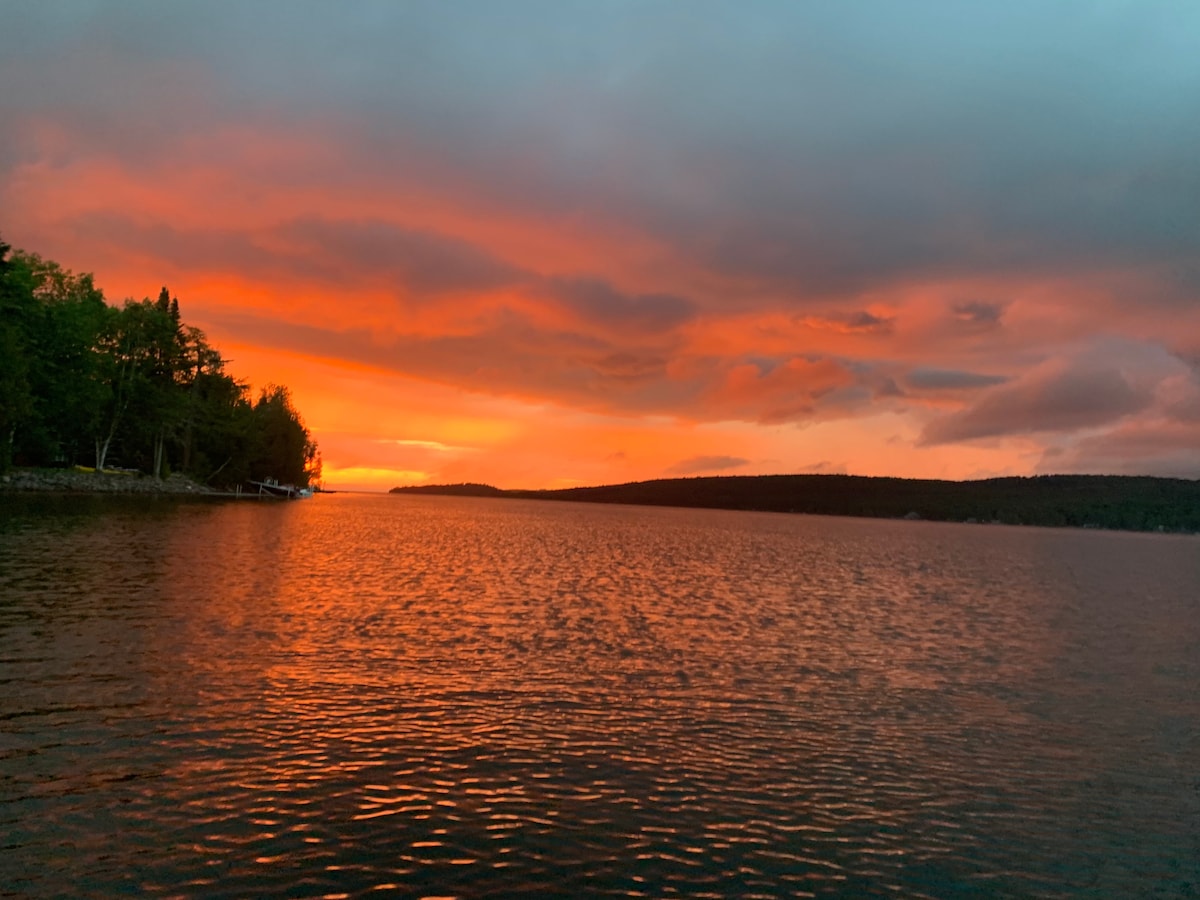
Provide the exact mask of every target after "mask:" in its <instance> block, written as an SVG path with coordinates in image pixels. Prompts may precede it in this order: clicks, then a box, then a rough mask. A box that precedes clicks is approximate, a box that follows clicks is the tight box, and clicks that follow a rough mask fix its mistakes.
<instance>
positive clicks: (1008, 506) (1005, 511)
mask: <svg viewBox="0 0 1200 900" xmlns="http://www.w3.org/2000/svg"><path fill="white" fill-rule="evenodd" d="M391 493H394V494H409V493H416V494H422V493H425V494H454V495H458V496H475V497H512V498H518V499H533V500H572V501H578V502H585V503H633V504H639V505H649V506H683V507H704V508H709V509H741V510H760V511H765V512H793V513H809V514H813V515H832V516H866V517H873V518H887V519H901V518H918V519H931V520H936V521H947V522H996V523H1004V524H1009V525H1049V526H1069V527H1076V528H1118V529H1126V530H1130V531H1184V532H1200V481H1189V480H1184V479H1178V478H1151V477H1147V476H1126V475H1038V476H1033V477H1028V478H1018V477H1008V478H989V479H985V480H982V481H936V480H928V479H918V478H868V477H864V476H858V475H724V476H707V477H700V478H664V479H658V480H655V481H635V482H631V483H629V484H613V485H600V486H597V487H576V488H559V489H557V490H542V491H527V490H526V491H523V490H498V489H497V488H494V487H491V486H489V485H483V484H453V485H418V486H413V487H396V488H392V491H391Z"/></svg>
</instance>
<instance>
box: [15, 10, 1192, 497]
mask: <svg viewBox="0 0 1200 900" xmlns="http://www.w3.org/2000/svg"><path fill="white" fill-rule="evenodd" d="M0 22H3V28H2V29H0V236H3V238H4V239H5V241H7V242H8V243H10V244H12V245H14V246H15V247H19V248H22V249H25V250H29V251H33V252H37V253H40V254H41V255H43V256H45V257H48V258H51V259H54V260H56V261H58V262H60V263H61V264H63V265H64V266H66V267H67V268H69V269H72V270H74V271H76V272H92V273H94V275H95V278H96V282H97V284H98V285H99V286H100V287H101V288H103V289H104V291H105V294H106V296H107V297H108V299H109V300H110V302H114V303H116V302H120V301H121V300H122V299H123V298H126V297H132V298H135V299H136V298H141V297H147V296H150V297H153V296H156V295H157V293H158V289H159V288H160V287H161V286H162V285H167V286H168V287H169V289H170V290H171V292H172V294H174V295H176V296H177V297H178V298H179V301H180V304H181V308H182V311H183V315H184V319H185V320H186V321H187V322H189V323H190V324H194V325H197V326H199V327H200V328H202V329H203V330H204V331H205V332H206V334H207V335H208V338H209V340H210V342H211V343H212V344H214V345H215V346H216V347H217V348H218V349H220V350H221V351H222V353H223V355H224V356H225V357H226V359H228V360H230V364H229V369H230V371H231V372H232V373H233V374H235V375H237V376H239V377H242V378H244V379H245V380H246V381H248V382H249V383H250V385H251V386H252V387H254V388H258V387H261V386H263V385H265V384H267V383H282V384H286V385H288V386H289V387H290V388H291V391H292V394H293V397H294V400H295V403H296V405H297V407H298V408H299V410H300V411H301V413H302V415H303V416H304V419H305V421H306V423H307V425H308V427H309V428H310V430H311V431H312V432H313V434H314V436H315V438H316V440H317V441H318V443H319V445H320V448H321V452H322V456H323V459H324V467H325V483H326V486H327V487H330V488H341V489H360V490H387V489H388V488H390V487H392V486H396V485H401V484H414V483H446V482H462V481H474V482H486V483H489V484H493V485H496V486H499V487H509V488H542V487H550V488H552V487H565V486H571V485H580V484H604V483H618V482H626V481H633V480H642V479H649V478H659V477H673V476H691V475H753V474H766V473H793V472H830V473H833V472H844V473H852V474H860V475H895V476H904V477H922V478H952V479H968V478H983V477H991V476H998V475H1032V474H1041V473H1056V472H1088V473H1115V474H1150V475H1170V476H1177V477H1186V478H1197V477H1200V152H1198V148H1200V53H1197V50H1196V46H1197V36H1198V35H1200V4H1198V3H1195V2H1193V0H1175V2H1155V0H1056V2H1053V3H1046V2H1044V0H1006V2H1004V3H963V2H960V0H946V2H924V0H905V2H903V3H891V2H883V0H876V2H860V0H840V2H816V0H814V2H793V0H781V2H772V0H751V2H745V3H742V2H738V3H735V2H732V0H731V2H709V0H688V2H684V0H671V2H660V0H637V2H625V0H592V2H576V0H545V2H541V0H537V2H535V0H505V2H503V3H497V2H491V0H430V2H420V0H405V2H390V0H377V2H372V0H356V2H349V3H339V4H334V3H328V2H319V3H318V2H303V0H299V2H298V0H237V2H234V0H207V2H205V3H162V2H159V0H145V2H132V0H93V2H84V0H56V2H53V3H36V4H33V3H28V2H24V0H0Z"/></svg>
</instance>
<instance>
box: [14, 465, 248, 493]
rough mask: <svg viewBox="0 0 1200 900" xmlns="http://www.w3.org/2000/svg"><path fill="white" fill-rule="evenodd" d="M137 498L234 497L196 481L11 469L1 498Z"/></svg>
mask: <svg viewBox="0 0 1200 900" xmlns="http://www.w3.org/2000/svg"><path fill="white" fill-rule="evenodd" d="M49 493H53V494H119V495H123V496H129V495H134V494H141V495H149V496H173V497H234V496H236V495H235V494H232V493H228V492H225V491H217V490H214V489H213V488H210V487H208V486H207V485H203V484H200V483H199V482H197V481H193V480H192V479H191V478H188V477H187V476H186V475H179V474H174V475H169V476H167V477H166V478H164V479H162V480H161V481H160V480H159V479H157V478H150V477H148V476H145V475H137V474H132V473H123V472H103V473H98V472H80V471H77V470H75V469H10V470H9V471H8V472H7V473H5V474H4V475H0V494H49Z"/></svg>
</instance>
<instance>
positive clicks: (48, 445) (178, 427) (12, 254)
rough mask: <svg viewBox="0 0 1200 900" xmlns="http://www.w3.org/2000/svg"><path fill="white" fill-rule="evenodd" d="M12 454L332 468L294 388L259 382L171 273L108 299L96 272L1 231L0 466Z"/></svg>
mask: <svg viewBox="0 0 1200 900" xmlns="http://www.w3.org/2000/svg"><path fill="white" fill-rule="evenodd" d="M13 465H21V466H40V467H47V466H69V465H86V466H90V467H94V468H96V469H97V470H103V469H106V468H111V467H118V466H119V467H121V468H124V469H136V470H137V471H139V472H142V473H145V474H147V475H151V476H153V477H155V478H165V477H166V476H167V475H169V474H170V473H172V472H182V473H184V474H186V475H189V476H191V477H193V478H195V479H196V480H197V481H200V482H203V483H207V484H209V485H212V486H214V487H230V486H233V485H237V484H240V483H242V482H245V481H247V480H252V479H253V480H262V479H267V478H274V479H278V480H279V481H280V482H282V483H290V484H295V485H297V486H308V485H311V484H315V483H317V482H318V481H319V480H320V475H321V457H320V453H319V452H318V450H317V445H316V443H315V442H314V441H313V439H312V435H311V434H310V433H309V431H308V429H307V428H306V427H305V425H304V421H303V419H302V418H301V417H300V414H299V413H298V412H297V410H296V408H295V406H294V405H293V404H292V399H291V396H290V394H289V392H288V389H287V388H286V387H284V386H281V385H268V386H267V387H265V388H263V389H262V390H261V391H260V392H259V394H258V395H257V397H254V396H252V395H251V393H250V391H249V389H248V387H247V386H246V384H245V383H244V382H241V381H239V380H237V379H236V378H235V377H233V376H232V375H231V374H229V373H228V372H227V371H226V369H225V360H224V359H223V358H222V357H221V354H220V352H219V351H218V350H217V349H216V348H214V347H213V346H212V345H210V344H209V343H208V340H207V338H206V337H205V335H204V332H203V331H201V330H200V329H199V328H195V327H193V326H191V325H187V324H185V323H184V322H183V319H182V317H181V315H180V310H179V300H178V298H176V297H173V296H171V294H170V292H169V291H168V290H167V288H166V287H164V288H163V289H162V290H161V291H160V292H159V294H158V297H157V299H155V300H150V299H148V298H147V299H143V300H126V301H125V302H124V303H123V304H122V305H120V306H115V305H111V304H109V303H108V302H107V301H106V300H105V298H104V294H103V293H102V292H101V290H100V289H99V288H97V287H96V285H95V284H94V283H93V279H92V276H91V275H90V274H83V275H76V274H74V273H72V272H70V271H68V270H66V269H64V268H63V267H62V266H60V265H59V264H58V263H56V262H52V261H50V260H46V259H43V258H42V257H40V256H38V255H37V254H35V253H26V252H24V251H20V250H13V248H12V247H10V246H9V245H8V244H6V243H4V242H3V241H0V472H3V471H5V470H6V469H8V468H9V467H10V466H13Z"/></svg>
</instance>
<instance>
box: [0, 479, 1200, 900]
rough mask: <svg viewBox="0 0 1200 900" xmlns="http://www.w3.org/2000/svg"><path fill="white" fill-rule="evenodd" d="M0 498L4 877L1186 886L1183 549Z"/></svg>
mask: <svg viewBox="0 0 1200 900" xmlns="http://www.w3.org/2000/svg"><path fill="white" fill-rule="evenodd" d="M42 502H44V503H46V504H49V503H51V501H48V500H47V501H42ZM10 515H12V518H10V519H9V520H8V521H7V522H6V523H5V525H4V527H0V894H6V893H8V894H13V895H40V896H50V895H72V896H76V895H106V894H112V893H124V892H138V893H146V894H162V895H169V896H179V895H198V894H202V895H204V896H215V897H221V896H230V897H242V896H247V895H254V896H272V895H277V896H288V897H297V896H311V897H319V896H363V895H365V894H370V893H377V892H378V893H386V894H398V895H405V896H472V897H473V896H512V895H523V894H538V893H542V894H546V893H553V894H558V895H584V894H587V895H610V896H625V897H638V896H644V897H659V896H664V895H667V894H671V893H679V894H687V895H690V896H712V897H723V896H730V895H737V896H747V897H752V896H764V897H766V896H771V897H774V896H781V895H786V896H860V895H872V896H879V895H894V896H904V897H947V896H957V895H965V894H973V895H979V894H986V895H988V896H1047V897H1051V896H1067V895H1077V894H1085V895H1094V896H1117V895H1145V894H1148V893H1154V892H1157V893H1159V894H1161V895H1164V896H1185V897H1186V896H1195V895H1196V894H1197V893H1198V892H1200V862H1198V860H1200V837H1198V835H1200V777H1198V776H1197V771H1200V770H1198V769H1197V767H1196V762H1197V760H1200V699H1198V698H1200V662H1198V660H1200V615H1198V613H1200V600H1198V599H1197V598H1200V554H1197V552H1196V549H1197V543H1196V541H1195V539H1188V538H1176V537H1157V536H1145V535H1115V534H1107V533H1083V532H1067V531H1032V530H1027V529H1016V528H991V529H982V528H969V527H958V526H942V525H931V524H928V523H889V522H866V521H847V520H837V519H811V518H805V517H790V516H779V515H767V514H745V513H730V512H696V511H682V510H663V509H630V508H615V507H614V508H605V507H582V506H576V505H570V504H561V505H560V504H537V503H521V502H515V501H503V502H501V501H478V500H471V501H468V500H450V499H445V498H418V497H414V498H393V497H374V498H372V497H351V496H343V495H338V496H336V497H322V498H319V499H318V500H316V501H313V502H311V503H302V504H289V505H279V506H267V507H264V506H258V505H252V504H246V505H227V506H202V505H186V504H181V505H155V506H154V507H153V508H151V509H149V510H148V509H147V508H146V507H145V506H144V505H143V506H140V507H139V506H134V505H121V504H111V505H107V506H105V505H98V506H96V507H94V508H88V509H78V508H72V509H70V510H64V509H32V508H30V509H26V510H24V511H18V513H12V514H10ZM66 548H69V550H68V549H66Z"/></svg>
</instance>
